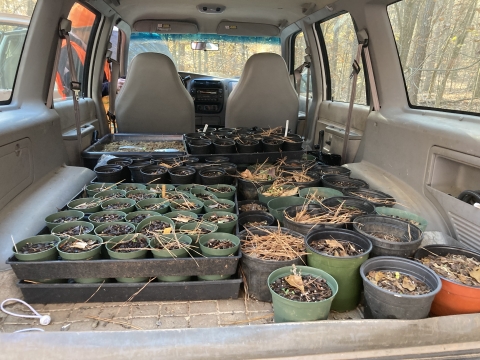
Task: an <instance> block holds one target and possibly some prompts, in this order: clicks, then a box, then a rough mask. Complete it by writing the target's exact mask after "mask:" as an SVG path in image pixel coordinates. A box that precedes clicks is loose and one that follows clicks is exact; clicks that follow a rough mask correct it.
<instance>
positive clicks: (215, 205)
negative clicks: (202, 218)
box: [204, 199, 235, 213]
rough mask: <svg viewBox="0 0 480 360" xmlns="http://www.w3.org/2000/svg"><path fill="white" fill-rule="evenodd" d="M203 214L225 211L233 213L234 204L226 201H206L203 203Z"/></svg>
mask: <svg viewBox="0 0 480 360" xmlns="http://www.w3.org/2000/svg"><path fill="white" fill-rule="evenodd" d="M204 208H205V212H206V213H209V212H212V211H226V212H231V213H233V212H234V211H235V203H234V202H233V201H230V200H227V199H217V200H207V201H205V202H204Z"/></svg>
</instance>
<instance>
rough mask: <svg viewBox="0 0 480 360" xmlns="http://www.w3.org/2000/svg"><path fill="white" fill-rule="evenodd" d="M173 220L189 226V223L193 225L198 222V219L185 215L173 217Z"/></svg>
mask: <svg viewBox="0 0 480 360" xmlns="http://www.w3.org/2000/svg"><path fill="white" fill-rule="evenodd" d="M171 219H172V220H173V221H174V222H178V223H181V224H188V223H192V222H195V221H197V219H195V218H193V217H190V216H187V215H183V214H178V215H177V216H175V217H172V218H171Z"/></svg>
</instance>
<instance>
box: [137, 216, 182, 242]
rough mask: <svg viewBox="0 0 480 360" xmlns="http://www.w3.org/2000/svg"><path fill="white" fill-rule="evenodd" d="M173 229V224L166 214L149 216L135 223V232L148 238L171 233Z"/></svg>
mask: <svg viewBox="0 0 480 360" xmlns="http://www.w3.org/2000/svg"><path fill="white" fill-rule="evenodd" d="M174 230H175V224H174V223H173V221H172V220H171V219H170V218H168V217H166V216H161V215H157V216H151V217H149V218H146V219H145V220H142V221H140V223H139V224H138V225H137V233H141V234H143V235H145V236H146V237H148V238H151V237H154V236H155V235H161V234H171V233H173V232H175V231H174Z"/></svg>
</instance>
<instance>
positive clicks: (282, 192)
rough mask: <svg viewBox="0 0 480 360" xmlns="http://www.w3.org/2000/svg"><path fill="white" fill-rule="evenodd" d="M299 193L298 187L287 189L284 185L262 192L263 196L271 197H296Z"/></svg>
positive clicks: (268, 188) (271, 187) (273, 186)
mask: <svg viewBox="0 0 480 360" xmlns="http://www.w3.org/2000/svg"><path fill="white" fill-rule="evenodd" d="M297 193H298V187H293V188H286V187H284V186H283V185H275V184H273V185H272V186H270V187H267V189H265V190H264V192H262V195H264V196H269V197H283V196H295V195H296V194H297Z"/></svg>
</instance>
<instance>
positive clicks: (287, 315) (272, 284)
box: [267, 265, 338, 323]
mask: <svg viewBox="0 0 480 360" xmlns="http://www.w3.org/2000/svg"><path fill="white" fill-rule="evenodd" d="M267 284H268V288H269V290H270V293H271V295H272V302H273V314H274V321H275V322H276V323H281V322H291V321H315V320H326V319H327V318H328V314H329V312H330V307H331V305H332V301H333V299H334V298H335V296H336V294H337V291H338V285H337V282H336V281H335V279H334V278H333V277H332V276H330V275H329V274H327V273H326V272H325V271H323V270H319V269H315V268H312V267H308V266H295V265H292V266H288V267H283V268H280V269H277V270H275V271H273V272H272V273H271V274H270V276H269V277H268V279H267Z"/></svg>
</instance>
